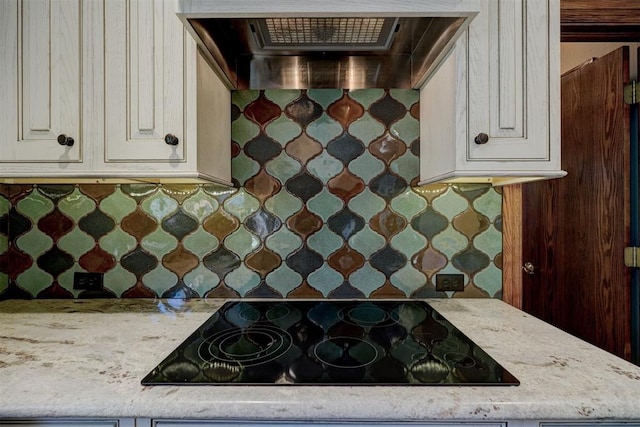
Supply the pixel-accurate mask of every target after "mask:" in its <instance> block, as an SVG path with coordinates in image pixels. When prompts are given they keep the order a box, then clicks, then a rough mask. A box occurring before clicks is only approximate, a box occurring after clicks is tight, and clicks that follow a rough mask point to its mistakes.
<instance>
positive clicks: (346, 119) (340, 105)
mask: <svg viewBox="0 0 640 427" xmlns="http://www.w3.org/2000/svg"><path fill="white" fill-rule="evenodd" d="M327 114H329V116H330V117H332V118H333V119H334V120H336V121H337V122H338V123H340V124H341V125H342V128H343V129H344V130H347V129H348V128H349V126H350V125H351V123H353V122H355V121H356V120H358V119H359V118H360V117H362V116H363V115H364V107H363V106H362V105H361V104H359V103H358V102H356V101H354V100H353V99H351V98H349V96H348V95H347V92H346V91H345V93H344V95H342V98H340V99H338V100H337V101H335V102H334V103H333V104H331V105H329V108H327Z"/></svg>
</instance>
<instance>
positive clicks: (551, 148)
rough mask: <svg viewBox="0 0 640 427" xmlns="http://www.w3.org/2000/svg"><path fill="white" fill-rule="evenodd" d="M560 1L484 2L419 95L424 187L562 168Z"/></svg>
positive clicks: (534, 175) (547, 174)
mask: <svg viewBox="0 0 640 427" xmlns="http://www.w3.org/2000/svg"><path fill="white" fill-rule="evenodd" d="M559 12H560V5H559V1H558V0H543V1H541V0H522V1H513V0H489V1H484V2H482V11H481V12H480V14H478V16H477V17H476V18H475V19H474V21H472V22H471V24H470V26H469V28H468V30H467V34H466V35H465V36H464V37H463V38H461V39H460V40H459V41H458V43H457V44H456V47H455V48H454V50H453V52H452V53H451V55H450V56H449V58H448V59H447V60H446V62H445V63H444V64H443V65H442V67H441V68H440V69H439V70H438V72H437V73H436V74H435V75H434V76H433V77H432V78H431V79H430V80H429V81H428V82H427V84H426V85H424V86H423V88H422V89H421V94H420V106H421V112H420V117H421V135H420V138H421V183H423V184H426V183H431V182H437V181H444V182H491V183H493V184H496V185H501V184H508V183H514V182H525V181H532V180H537V179H546V178H556V177H561V176H564V175H565V172H563V171H562V170H561V169H560V109H559V107H560V86H559V84H560V67H559V54H560V52H559V51H560V18H559Z"/></svg>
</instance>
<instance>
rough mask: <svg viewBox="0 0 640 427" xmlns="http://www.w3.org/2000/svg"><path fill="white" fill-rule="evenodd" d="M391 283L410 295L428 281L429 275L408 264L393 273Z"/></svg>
mask: <svg viewBox="0 0 640 427" xmlns="http://www.w3.org/2000/svg"><path fill="white" fill-rule="evenodd" d="M389 280H390V281H391V284H392V285H393V286H395V287H396V288H398V289H400V290H401V291H402V292H404V294H405V295H407V296H409V295H411V294H412V293H413V292H415V291H417V290H418V289H420V288H421V287H422V286H424V285H425V284H426V283H427V277H426V276H425V275H424V274H423V273H421V272H420V271H418V270H416V269H415V268H413V267H412V266H411V265H409V264H407V265H405V266H404V267H403V268H401V269H400V270H398V271H396V272H395V273H393V274H392V275H391V278H390V279H389Z"/></svg>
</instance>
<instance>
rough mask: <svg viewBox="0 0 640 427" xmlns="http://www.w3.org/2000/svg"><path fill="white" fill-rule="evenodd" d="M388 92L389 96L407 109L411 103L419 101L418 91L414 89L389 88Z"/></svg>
mask: <svg viewBox="0 0 640 427" xmlns="http://www.w3.org/2000/svg"><path fill="white" fill-rule="evenodd" d="M389 93H390V94H391V97H393V98H394V99H395V100H397V101H400V102H401V103H402V104H403V105H404V106H405V107H407V110H409V109H410V108H411V106H412V105H413V104H415V103H416V102H418V101H420V91H419V90H416V89H391V90H390V91H389Z"/></svg>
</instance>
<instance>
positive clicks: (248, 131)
mask: <svg viewBox="0 0 640 427" xmlns="http://www.w3.org/2000/svg"><path fill="white" fill-rule="evenodd" d="M259 133H260V126H258V125H257V124H255V123H254V122H252V121H251V120H249V119H247V118H246V117H245V116H240V118H238V119H237V120H235V121H233V123H231V139H232V140H233V141H235V142H237V143H238V145H240V147H244V145H245V144H246V143H247V142H249V141H251V140H252V139H254V138H255V137H256V136H258V134H259Z"/></svg>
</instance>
